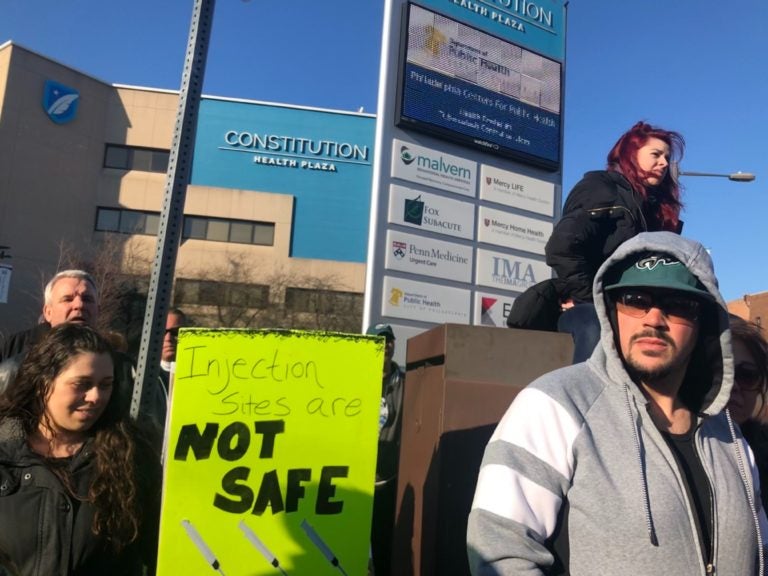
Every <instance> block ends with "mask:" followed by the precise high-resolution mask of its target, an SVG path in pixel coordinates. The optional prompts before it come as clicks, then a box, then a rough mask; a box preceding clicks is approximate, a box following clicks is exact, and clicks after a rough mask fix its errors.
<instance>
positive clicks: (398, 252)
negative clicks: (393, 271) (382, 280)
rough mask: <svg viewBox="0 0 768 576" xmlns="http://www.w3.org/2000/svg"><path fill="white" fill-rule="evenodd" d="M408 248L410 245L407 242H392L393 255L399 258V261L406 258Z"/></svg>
mask: <svg viewBox="0 0 768 576" xmlns="http://www.w3.org/2000/svg"><path fill="white" fill-rule="evenodd" d="M406 248H408V244H407V243H405V242H398V241H397V240H393V241H392V254H393V255H394V256H395V258H397V259H398V260H402V259H403V258H405V250H406Z"/></svg>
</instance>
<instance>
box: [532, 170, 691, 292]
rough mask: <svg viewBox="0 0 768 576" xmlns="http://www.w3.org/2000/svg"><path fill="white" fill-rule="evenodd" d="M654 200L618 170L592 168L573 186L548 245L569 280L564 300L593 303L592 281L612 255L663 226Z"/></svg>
mask: <svg viewBox="0 0 768 576" xmlns="http://www.w3.org/2000/svg"><path fill="white" fill-rule="evenodd" d="M651 202H652V200H651V201H645V202H643V199H642V198H641V197H640V196H639V195H638V194H636V193H635V192H634V191H633V190H632V187H631V186H630V185H629V182H628V181H627V180H626V178H624V176H622V175H621V174H619V173H618V172H609V171H604V170H598V171H594V172H587V173H586V174H585V175H584V178H582V179H581V180H580V181H579V182H578V183H577V184H576V186H574V187H573V190H571V193H570V194H569V195H568V199H567V200H566V202H565V206H564V207H563V216H562V218H561V219H560V221H559V222H558V223H557V224H556V225H555V228H554V230H553V232H552V236H551V237H550V238H549V241H548V242H547V247H546V256H547V264H549V265H550V266H551V267H552V268H553V269H554V271H555V272H556V273H557V276H558V278H560V279H563V280H565V287H564V289H563V293H562V298H563V300H567V299H569V298H572V299H573V300H576V301H579V302H591V301H592V281H593V280H594V278H595V274H596V273H597V269H598V268H600V265H601V264H602V263H603V262H605V260H606V259H607V258H608V256H610V255H611V254H613V252H614V250H616V248H618V246H619V245H620V244H621V243H622V242H625V241H627V240H629V239H630V238H632V237H633V236H636V235H637V234H639V233H640V232H654V231H658V230H660V229H661V225H660V223H659V222H658V219H657V218H656V216H655V212H656V208H655V206H653V205H652V203H651ZM680 227H682V222H681V226H680ZM678 233H679V229H678Z"/></svg>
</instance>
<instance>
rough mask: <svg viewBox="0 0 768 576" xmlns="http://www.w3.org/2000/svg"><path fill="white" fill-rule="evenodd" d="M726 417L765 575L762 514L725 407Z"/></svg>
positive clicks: (759, 563)
mask: <svg viewBox="0 0 768 576" xmlns="http://www.w3.org/2000/svg"><path fill="white" fill-rule="evenodd" d="M725 417H726V418H727V420H728V429H729V430H730V432H731V440H732V441H733V449H734V451H735V453H736V462H737V463H738V465H739V475H740V476H741V482H742V484H744V489H745V490H746V492H747V501H748V502H749V509H750V511H751V512H752V521H753V522H754V523H755V534H756V535H757V561H758V575H759V576H763V574H764V571H765V556H764V552H763V535H762V533H761V532H760V516H759V513H758V511H757V506H756V505H755V495H754V490H753V488H752V486H751V482H750V481H749V479H748V476H747V468H746V465H745V463H744V458H742V455H741V448H739V442H738V440H737V438H736V429H735V427H734V424H733V419H732V418H731V411H730V410H728V408H726V409H725Z"/></svg>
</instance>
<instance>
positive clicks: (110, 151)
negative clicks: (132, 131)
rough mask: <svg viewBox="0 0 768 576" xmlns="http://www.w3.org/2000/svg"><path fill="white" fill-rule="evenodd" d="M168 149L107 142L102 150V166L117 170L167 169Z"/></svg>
mask: <svg viewBox="0 0 768 576" xmlns="http://www.w3.org/2000/svg"><path fill="white" fill-rule="evenodd" d="M169 157H170V152H169V151H168V150H159V149H155V148H139V147H137V146H124V145H121V144H107V147H106V149H105V151H104V168H116V169H118V170H141V171H142V172H159V173H163V174H164V173H165V172H167V171H168V158H169Z"/></svg>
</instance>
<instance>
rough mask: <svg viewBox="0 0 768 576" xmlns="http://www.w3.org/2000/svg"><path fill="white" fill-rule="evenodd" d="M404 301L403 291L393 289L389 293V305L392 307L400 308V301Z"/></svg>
mask: <svg viewBox="0 0 768 576" xmlns="http://www.w3.org/2000/svg"><path fill="white" fill-rule="evenodd" d="M402 299H403V291H402V290H400V288H392V290H391V292H390V293H389V303H390V304H392V306H400V300H402Z"/></svg>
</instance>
